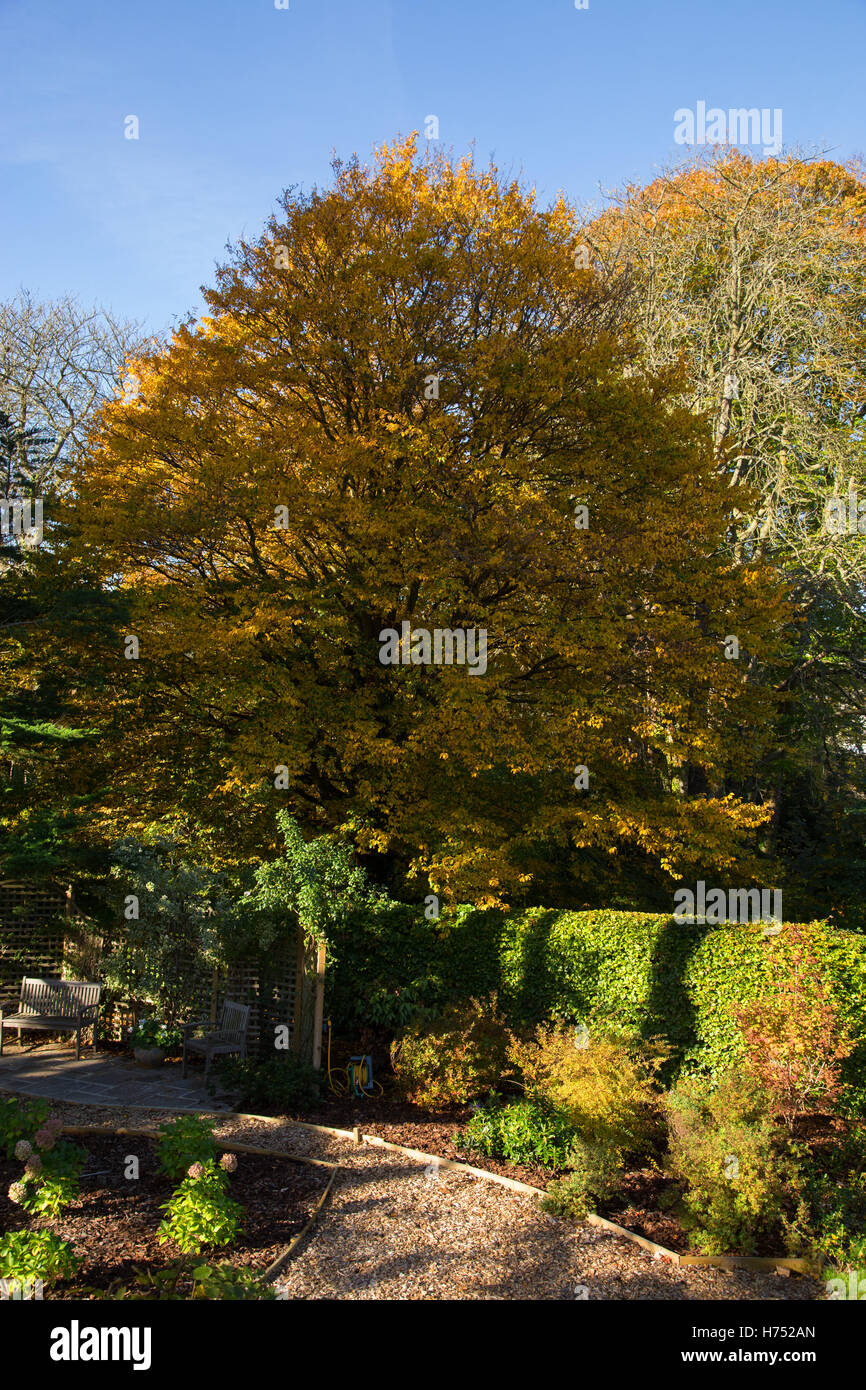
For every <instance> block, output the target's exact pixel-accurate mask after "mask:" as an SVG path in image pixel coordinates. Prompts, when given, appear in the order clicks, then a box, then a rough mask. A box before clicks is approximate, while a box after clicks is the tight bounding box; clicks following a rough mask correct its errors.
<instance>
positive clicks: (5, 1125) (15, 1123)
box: [0, 1096, 48, 1158]
mask: <svg viewBox="0 0 866 1390" xmlns="http://www.w3.org/2000/svg"><path fill="white" fill-rule="evenodd" d="M47 1119H48V1102H47V1101H44V1100H18V1098H17V1097H16V1096H3V1097H2V1098H0V1148H2V1149H3V1150H4V1152H5V1154H6V1157H7V1158H12V1157H13V1156H14V1154H15V1145H16V1144H18V1143H20V1142H21V1140H27V1141H30V1142H32V1140H33V1137H34V1135H35V1134H36V1131H37V1130H38V1129H40V1128H41V1127H42V1126H43V1125H44V1124H45V1122H46V1120H47Z"/></svg>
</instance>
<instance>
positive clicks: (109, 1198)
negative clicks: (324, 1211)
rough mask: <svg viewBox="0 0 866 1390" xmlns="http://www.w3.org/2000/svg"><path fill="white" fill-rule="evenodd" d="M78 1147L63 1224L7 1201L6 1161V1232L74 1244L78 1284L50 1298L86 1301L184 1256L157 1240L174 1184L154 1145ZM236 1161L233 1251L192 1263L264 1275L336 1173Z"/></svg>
mask: <svg viewBox="0 0 866 1390" xmlns="http://www.w3.org/2000/svg"><path fill="white" fill-rule="evenodd" d="M75 1143H77V1144H79V1145H81V1147H82V1148H84V1149H86V1151H87V1154H88V1160H87V1162H86V1163H85V1165H84V1172H83V1173H82V1178H81V1195H80V1197H79V1198H78V1199H77V1201H76V1202H74V1203H72V1204H70V1205H69V1206H68V1207H66V1208H65V1209H64V1211H63V1213H62V1214H61V1216H60V1218H59V1220H57V1221H49V1220H47V1219H46V1218H45V1217H40V1216H31V1215H30V1214H29V1213H28V1212H26V1211H24V1210H23V1208H21V1207H19V1206H16V1205H14V1204H13V1203H11V1202H10V1201H9V1199H8V1196H7V1191H8V1188H9V1184H10V1183H11V1182H13V1181H15V1180H17V1179H19V1178H20V1177H21V1171H22V1165H21V1164H20V1163H19V1162H18V1161H17V1160H13V1161H12V1162H10V1161H8V1160H7V1159H5V1158H0V1230H3V1231H12V1230H21V1229H24V1228H27V1229H31V1230H33V1229H39V1228H42V1227H45V1228H48V1229H50V1230H52V1231H54V1232H55V1233H56V1234H57V1235H59V1236H61V1237H62V1238H63V1239H64V1240H68V1241H70V1242H71V1243H72V1245H73V1246H74V1247H75V1250H76V1252H77V1254H79V1255H80V1256H82V1257H83V1258H82V1264H81V1266H80V1268H79V1271H78V1273H77V1274H76V1276H75V1278H74V1279H73V1280H70V1281H69V1282H66V1283H58V1284H55V1285H53V1286H52V1291H51V1296H52V1298H61V1299H62V1298H66V1299H74V1298H81V1297H86V1296H87V1295H86V1293H82V1290H83V1289H87V1288H96V1289H103V1290H104V1289H107V1288H108V1287H109V1285H111V1284H112V1283H114V1282H115V1281H118V1280H119V1281H121V1282H122V1283H123V1284H126V1285H128V1284H131V1283H132V1282H133V1280H134V1277H135V1269H134V1266H136V1265H138V1266H146V1267H147V1268H148V1269H150V1270H153V1271H155V1272H156V1271H159V1270H161V1269H164V1268H165V1267H166V1266H168V1265H170V1264H172V1263H173V1262H174V1261H176V1260H178V1259H179V1258H181V1252H180V1251H179V1250H178V1249H177V1247H176V1246H175V1245H174V1244H173V1242H167V1243H166V1244H165V1245H161V1244H160V1243H159V1241H158V1238H157V1234H156V1232H157V1227H158V1226H159V1223H160V1221H161V1220H162V1219H163V1216H164V1213H163V1212H162V1211H161V1210H160V1203H161V1202H165V1201H166V1200H167V1199H168V1198H169V1197H170V1196H171V1193H172V1191H173V1190H174V1187H175V1185H176V1184H173V1183H172V1182H171V1181H170V1180H169V1179H168V1178H166V1177H165V1176H163V1175H162V1174H160V1173H159V1172H158V1171H157V1161H156V1150H155V1145H154V1143H153V1141H152V1140H150V1139H142V1138H137V1137H133V1136H130V1135H126V1136H121V1137H119V1138H116V1137H107V1136H106V1137H103V1136H86V1137H78V1136H75ZM129 1154H135V1155H136V1156H137V1157H138V1160H139V1172H140V1176H139V1178H138V1179H137V1180H134V1179H127V1178H125V1177H124V1168H125V1166H126V1159H127V1156H128V1155H129ZM237 1160H238V1166H237V1171H236V1172H235V1173H233V1174H232V1177H231V1183H230V1193H231V1196H232V1197H233V1198H234V1200H235V1201H236V1202H240V1204H241V1205H242V1206H243V1208H244V1211H245V1215H244V1218H243V1226H242V1230H241V1233H240V1236H239V1237H238V1240H237V1242H236V1244H235V1245H234V1246H231V1247H225V1248H221V1249H218V1250H211V1251H207V1250H206V1251H204V1252H203V1253H202V1254H201V1255H200V1256H198V1257H197V1258H196V1259H195V1260H194V1262H195V1263H203V1262H205V1263H206V1262H209V1263H214V1262H216V1261H226V1260H229V1261H231V1263H232V1264H235V1265H248V1266H250V1267H251V1268H252V1269H254V1270H258V1271H263V1270H264V1269H265V1268H266V1267H267V1266H268V1265H269V1264H270V1263H271V1262H272V1261H273V1260H274V1259H276V1257H277V1255H278V1254H280V1253H281V1252H282V1251H283V1250H284V1249H285V1247H286V1246H287V1245H288V1244H289V1242H290V1240H291V1239H292V1237H293V1236H295V1235H297V1233H298V1232H299V1231H301V1230H302V1229H303V1227H304V1226H305V1225H306V1223H307V1221H308V1220H309V1218H310V1216H311V1215H312V1212H313V1209H314V1207H315V1205H316V1202H317V1201H318V1199H319V1197H320V1196H321V1194H322V1192H323V1191H324V1188H325V1186H326V1184H327V1182H328V1178H329V1176H330V1174H329V1172H328V1170H327V1169H323V1168H313V1167H309V1166H308V1165H306V1164H301V1163H292V1162H288V1161H287V1160H286V1159H284V1158H276V1157H275V1158H262V1157H259V1156H258V1155H254V1154H245V1153H239V1154H238V1155H237ZM88 1173H93V1174H94V1175H95V1176H93V1177H87V1176H86V1175H87V1174H88Z"/></svg>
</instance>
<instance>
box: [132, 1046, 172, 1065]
mask: <svg viewBox="0 0 866 1390" xmlns="http://www.w3.org/2000/svg"><path fill="white" fill-rule="evenodd" d="M132 1050H133V1052H134V1053H135V1060H136V1062H140V1063H141V1065H142V1066H143V1067H161V1066H162V1064H163V1062H164V1061H165V1048H164V1047H134V1048H133V1049H132Z"/></svg>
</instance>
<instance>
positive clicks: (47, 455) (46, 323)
mask: <svg viewBox="0 0 866 1390" xmlns="http://www.w3.org/2000/svg"><path fill="white" fill-rule="evenodd" d="M141 344H142V333H141V329H140V327H139V326H138V325H137V324H134V323H132V322H129V321H124V320H121V319H117V318H115V317H114V315H112V314H111V313H109V312H107V311H106V310H103V309H84V308H82V307H81V306H80V305H79V304H78V303H77V302H76V301H75V299H73V298H72V297H70V296H66V297H65V298H63V299H58V300H54V301H40V300H37V299H35V298H34V297H33V295H32V294H31V293H30V292H29V291H27V290H21V291H20V293H19V294H18V295H17V296H16V297H15V298H14V299H10V300H6V301H5V302H0V411H2V412H3V414H4V415H5V416H6V417H7V419H8V420H9V421H11V424H12V428H13V430H14V431H15V436H16V438H17V440H18V447H17V450H16V452H15V454H14V463H15V467H14V471H13V474H12V476H11V477H9V478H7V482H6V491H7V492H10V491H13V490H14V491H18V490H21V491H22V492H23V493H24V495H26V496H35V495H38V494H44V493H45V492H46V491H48V490H49V486H50V484H51V483H52V482H53V481H54V480H55V479H56V476H57V474H58V471H59V470H60V468H61V465H62V463H63V462H64V460H69V459H71V458H74V457H76V456H77V454H78V453H79V451H80V449H81V448H82V446H83V444H84V441H85V439H86V438H87V434H88V431H89V429H90V427H91V425H92V423H93V420H94V417H95V415H96V414H97V412H98V411H99V408H100V407H101V406H102V405H103V404H104V403H105V401H107V400H110V399H111V398H112V397H113V396H114V395H115V393H116V392H117V391H119V390H120V389H122V388H123V386H124V384H125V383H126V384H129V380H128V375H127V371H126V363H127V360H128V359H129V357H130V355H131V354H132V352H133V351H134V350H135V349H136V348H138V347H140V346H141Z"/></svg>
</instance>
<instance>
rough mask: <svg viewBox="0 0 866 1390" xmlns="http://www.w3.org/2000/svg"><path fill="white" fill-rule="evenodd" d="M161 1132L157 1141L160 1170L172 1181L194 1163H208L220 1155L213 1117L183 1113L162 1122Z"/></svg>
mask: <svg viewBox="0 0 866 1390" xmlns="http://www.w3.org/2000/svg"><path fill="white" fill-rule="evenodd" d="M159 1133H160V1137H159V1139H157V1141H156V1153H157V1158H158V1160H159V1170H160V1172H161V1173H165V1175H166V1177H168V1178H171V1180H172V1182H177V1181H179V1179H180V1178H182V1177H183V1176H184V1174H185V1173H186V1172H187V1170H188V1168H189V1166H190V1164H192V1163H208V1162H211V1161H212V1160H213V1159H214V1158H215V1157H216V1152H217V1147H216V1141H215V1139H214V1137H213V1120H206V1119H204V1118H202V1117H201V1116H200V1115H179V1116H178V1118H177V1119H176V1120H168V1121H166V1123H165V1124H163V1125H160V1127H159Z"/></svg>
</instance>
